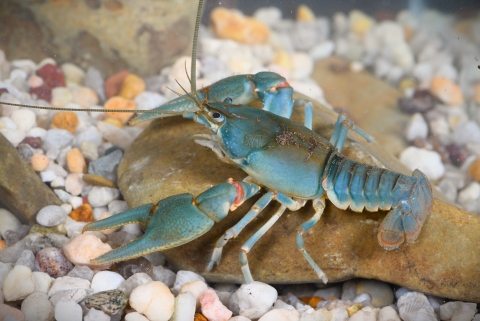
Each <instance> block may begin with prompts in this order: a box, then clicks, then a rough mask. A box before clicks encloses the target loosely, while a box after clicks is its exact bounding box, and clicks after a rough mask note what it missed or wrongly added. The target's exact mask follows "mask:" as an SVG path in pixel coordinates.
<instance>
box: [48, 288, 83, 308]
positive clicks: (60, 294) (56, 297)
mask: <svg viewBox="0 0 480 321" xmlns="http://www.w3.org/2000/svg"><path fill="white" fill-rule="evenodd" d="M87 291H89V290H86V289H70V290H60V291H57V292H55V294H53V295H52V296H51V297H50V302H51V303H52V304H53V306H56V305H57V303H58V302H60V301H66V300H73V301H75V302H80V301H82V300H83V299H85V298H86V296H87Z"/></svg>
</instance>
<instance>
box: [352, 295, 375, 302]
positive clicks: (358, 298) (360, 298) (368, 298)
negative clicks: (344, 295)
mask: <svg viewBox="0 0 480 321" xmlns="http://www.w3.org/2000/svg"><path fill="white" fill-rule="evenodd" d="M364 301H369V302H371V301H372V297H371V296H370V295H369V294H368V293H362V294H359V295H357V296H356V297H355V298H354V299H353V302H355V303H362V302H364Z"/></svg>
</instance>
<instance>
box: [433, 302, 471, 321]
mask: <svg viewBox="0 0 480 321" xmlns="http://www.w3.org/2000/svg"><path fill="white" fill-rule="evenodd" d="M476 312H477V304H476V303H467V302H460V301H452V302H447V303H445V304H443V305H441V306H440V320H452V321H462V320H471V319H472V318H473V316H474V315H475V313H476Z"/></svg>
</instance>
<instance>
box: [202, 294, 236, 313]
mask: <svg viewBox="0 0 480 321" xmlns="http://www.w3.org/2000/svg"><path fill="white" fill-rule="evenodd" d="M200 305H201V307H202V314H203V315H204V316H205V317H207V319H208V320H210V321H227V320H228V319H230V317H231V316H232V311H230V310H228V309H227V308H226V307H225V306H224V305H223V304H222V302H220V300H219V299H218V295H217V294H216V293H215V291H214V290H206V291H204V292H203V294H202V295H201V296H200Z"/></svg>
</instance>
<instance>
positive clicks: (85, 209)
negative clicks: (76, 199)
mask: <svg viewBox="0 0 480 321" xmlns="http://www.w3.org/2000/svg"><path fill="white" fill-rule="evenodd" d="M69 216H70V217H71V218H72V219H74V220H75V221H77V222H87V223H90V222H93V221H95V219H94V217H93V209H92V206H91V205H90V204H82V205H80V206H79V207H77V208H76V209H74V210H73V211H72V213H70V215H69Z"/></svg>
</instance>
